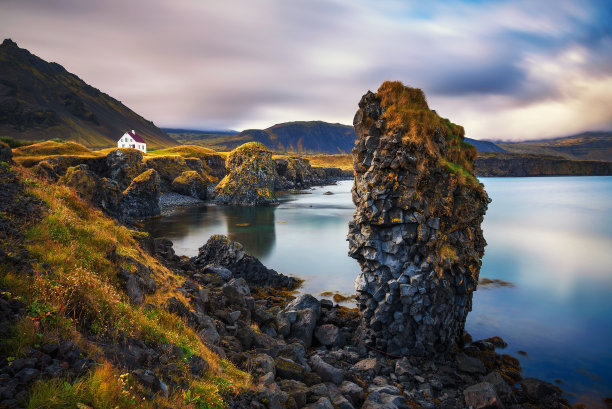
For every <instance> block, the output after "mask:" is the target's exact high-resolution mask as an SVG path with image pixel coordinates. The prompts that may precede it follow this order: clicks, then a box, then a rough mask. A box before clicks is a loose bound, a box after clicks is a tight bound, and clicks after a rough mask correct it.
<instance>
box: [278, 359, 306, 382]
mask: <svg viewBox="0 0 612 409" xmlns="http://www.w3.org/2000/svg"><path fill="white" fill-rule="evenodd" d="M274 365H275V367H276V376H278V377H280V378H283V379H293V380H296V381H301V380H303V379H304V374H305V372H306V369H305V368H304V367H303V366H301V365H299V364H297V363H295V362H293V361H292V360H291V359H288V358H283V357H281V356H279V357H277V358H276V359H275V360H274Z"/></svg>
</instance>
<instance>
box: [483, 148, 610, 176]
mask: <svg viewBox="0 0 612 409" xmlns="http://www.w3.org/2000/svg"><path fill="white" fill-rule="evenodd" d="M474 172H475V173H476V175H478V176H509V177H523V176H610V175H612V162H604V161H597V160H572V159H566V158H562V157H559V156H544V155H529V154H517V153H494V154H491V153H488V154H487V153H481V154H480V155H479V157H478V159H476V162H475V166H474Z"/></svg>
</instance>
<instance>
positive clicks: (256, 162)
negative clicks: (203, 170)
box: [215, 142, 278, 206]
mask: <svg viewBox="0 0 612 409" xmlns="http://www.w3.org/2000/svg"><path fill="white" fill-rule="evenodd" d="M225 163H226V167H227V169H228V171H229V173H228V174H227V175H226V176H225V177H224V178H223V179H222V180H221V182H219V184H218V185H217V188H216V189H215V200H216V201H217V203H220V204H231V205H249V206H254V205H269V204H276V203H278V202H277V200H276V195H275V194H274V185H275V183H276V180H277V178H278V174H277V173H276V163H275V162H274V161H273V160H272V154H271V153H270V151H269V150H268V148H266V147H265V146H264V145H262V144H261V143H258V142H249V143H245V144H244V145H241V146H239V147H238V148H236V149H234V150H233V151H231V152H230V154H229V155H228V157H227V160H226V162H225Z"/></svg>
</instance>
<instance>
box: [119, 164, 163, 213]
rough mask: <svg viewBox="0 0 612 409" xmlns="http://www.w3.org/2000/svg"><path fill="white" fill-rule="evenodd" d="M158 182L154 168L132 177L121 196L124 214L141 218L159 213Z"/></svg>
mask: <svg viewBox="0 0 612 409" xmlns="http://www.w3.org/2000/svg"><path fill="white" fill-rule="evenodd" d="M159 184H160V181H159V175H158V174H157V172H156V171H155V170H154V169H149V170H147V171H144V172H142V174H140V175H139V176H137V177H136V178H134V180H132V183H130V186H128V188H127V189H125V191H124V192H123V197H122V198H121V206H122V208H123V209H124V214H125V216H127V217H128V218H141V217H150V216H157V215H159V213H160V209H159V191H160V188H159Z"/></svg>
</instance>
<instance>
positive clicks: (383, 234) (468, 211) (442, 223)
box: [348, 82, 489, 355]
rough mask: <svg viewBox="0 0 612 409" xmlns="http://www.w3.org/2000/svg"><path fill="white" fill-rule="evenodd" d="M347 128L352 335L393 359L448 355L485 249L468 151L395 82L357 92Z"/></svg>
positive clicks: (479, 191) (483, 205)
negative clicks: (351, 141) (352, 135)
mask: <svg viewBox="0 0 612 409" xmlns="http://www.w3.org/2000/svg"><path fill="white" fill-rule="evenodd" d="M354 126H355V131H356V133H357V143H356V145H355V148H354V149H353V164H354V170H355V184H354V186H353V202H354V203H355V205H356V206H357V209H356V211H355V215H354V217H353V220H352V221H351V222H350V224H349V234H348V241H349V246H350V250H349V254H350V255H351V256H352V257H354V258H355V259H357V261H358V262H359V264H360V266H361V271H362V272H361V274H359V276H358V277H357V279H356V280H355V288H356V290H357V292H358V294H359V297H358V306H359V308H360V310H361V313H362V319H361V327H360V332H361V334H360V337H361V338H362V339H363V340H364V341H365V342H366V343H367V344H369V345H370V346H373V347H376V348H378V349H382V350H385V351H387V352H389V353H392V354H398V355H399V354H401V355H404V354H413V355H432V354H435V353H437V352H443V351H446V350H448V349H449V348H450V347H451V346H453V345H454V344H455V343H456V341H457V340H458V339H459V337H461V335H462V334H463V329H464V325H465V319H466V317H467V313H468V312H469V311H470V310H471V307H472V292H473V291H474V290H475V289H476V285H477V283H478V275H479V271H480V265H481V261H480V259H481V257H482V256H483V254H484V246H485V244H486V242H485V240H484V237H483V235H482V230H481V228H480V224H481V222H482V219H483V216H484V214H485V212H486V209H487V204H488V203H489V199H488V197H487V194H486V192H485V191H484V189H483V187H482V185H480V184H479V183H478V181H477V180H476V179H475V178H474V176H473V173H472V166H473V161H474V159H475V157H476V149H475V148H474V147H473V146H471V145H469V144H466V143H464V142H463V133H464V132H463V128H462V127H461V126H458V125H455V124H452V123H451V122H450V121H448V120H446V119H444V118H441V117H439V116H438V115H437V114H436V113H435V112H434V111H431V110H430V109H429V107H428V106H427V102H426V101H425V96H424V95H423V93H422V91H421V90H418V89H412V88H407V87H404V86H403V85H402V84H401V83H399V82H385V83H383V85H381V87H380V88H379V90H378V92H377V93H376V94H374V93H372V92H368V93H367V94H365V95H364V96H363V98H362V99H361V101H360V103H359V110H358V111H357V114H356V115H355V119H354Z"/></svg>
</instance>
